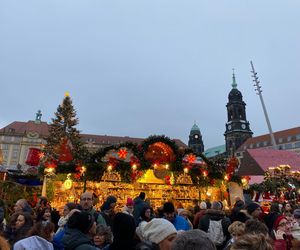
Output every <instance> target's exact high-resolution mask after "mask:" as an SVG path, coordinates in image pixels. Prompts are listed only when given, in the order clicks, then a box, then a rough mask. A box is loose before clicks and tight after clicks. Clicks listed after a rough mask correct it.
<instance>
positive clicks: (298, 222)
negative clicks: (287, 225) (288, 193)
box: [292, 209, 300, 249]
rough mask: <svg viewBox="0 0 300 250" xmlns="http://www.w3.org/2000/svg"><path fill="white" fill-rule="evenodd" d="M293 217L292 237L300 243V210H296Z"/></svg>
mask: <svg viewBox="0 0 300 250" xmlns="http://www.w3.org/2000/svg"><path fill="white" fill-rule="evenodd" d="M293 215H294V223H293V225H292V235H293V238H294V239H296V240H298V241H300V209H295V210H294V213H293ZM299 249H300V247H299Z"/></svg>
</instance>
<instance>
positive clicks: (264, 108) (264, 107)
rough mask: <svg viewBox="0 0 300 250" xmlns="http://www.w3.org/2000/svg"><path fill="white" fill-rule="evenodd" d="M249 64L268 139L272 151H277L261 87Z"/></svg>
mask: <svg viewBox="0 0 300 250" xmlns="http://www.w3.org/2000/svg"><path fill="white" fill-rule="evenodd" d="M250 63H251V67H252V71H251V72H252V73H253V75H252V77H253V78H254V80H253V82H254V85H253V86H255V87H256V89H255V90H256V91H257V93H256V94H257V95H258V96H259V98H260V102H261V105H262V108H263V111H264V115H265V118H266V122H267V125H268V129H269V134H270V137H271V143H272V145H273V149H277V145H276V141H275V137H274V134H273V131H272V127H271V123H270V120H269V116H268V112H267V109H266V106H265V102H264V99H263V96H262V93H261V92H262V90H261V86H260V85H259V80H258V77H257V73H256V72H255V69H254V66H253V63H252V61H250Z"/></svg>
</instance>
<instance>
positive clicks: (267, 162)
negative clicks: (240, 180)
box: [237, 149, 300, 176]
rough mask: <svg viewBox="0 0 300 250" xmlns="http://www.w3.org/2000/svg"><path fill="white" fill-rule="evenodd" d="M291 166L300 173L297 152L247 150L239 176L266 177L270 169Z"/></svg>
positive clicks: (299, 159) (299, 160)
mask: <svg viewBox="0 0 300 250" xmlns="http://www.w3.org/2000/svg"><path fill="white" fill-rule="evenodd" d="M279 165H289V166H290V167H291V168H292V170H294V171H300V156H299V155H297V154H296V153H295V152H292V151H286V150H274V149H247V150H246V151H245V152H244V155H243V158H242V160H241V163H240V167H239V170H238V172H237V174H238V175H240V176H244V175H264V173H265V171H267V170H268V169H269V167H277V166H279Z"/></svg>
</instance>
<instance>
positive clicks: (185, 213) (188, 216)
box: [178, 209, 193, 230]
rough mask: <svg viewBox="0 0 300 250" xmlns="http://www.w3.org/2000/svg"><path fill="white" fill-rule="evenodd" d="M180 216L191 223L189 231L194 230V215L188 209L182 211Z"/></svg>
mask: <svg viewBox="0 0 300 250" xmlns="http://www.w3.org/2000/svg"><path fill="white" fill-rule="evenodd" d="M178 215H179V216H182V217H183V218H184V219H185V220H186V221H187V222H188V223H189V230H191V229H193V224H192V222H191V220H192V218H193V216H192V213H191V212H190V211H188V210H186V209H182V210H181V211H180V212H179V213H178Z"/></svg>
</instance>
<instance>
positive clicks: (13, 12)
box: [0, 0, 300, 149]
mask: <svg viewBox="0 0 300 250" xmlns="http://www.w3.org/2000/svg"><path fill="white" fill-rule="evenodd" d="M299 9H300V1H298V0H294V1H291V0H286V1H276V0H275V1H274V0H272V1H271V0H264V1H261V0H243V1H240V0H226V1H216V0H185V1H182V0H181V1H178V0H151V1H149V0H147V1H146V0H105V1H104V0H84V1H82V0H63V1H62V0H43V1H40V0H36V1H34V0H26V1H22V0H18V1H16V0H0V86H1V98H0V105H1V107H2V108H1V109H0V127H3V126H6V125H8V124H9V123H11V122H13V121H28V120H34V119H35V113H36V112H37V110H38V109H41V111H42V114H43V116H42V120H43V121H47V122H51V118H53V117H54V112H55V111H56V110H57V107H58V105H59V104H60V103H61V102H62V100H63V98H64V93H65V92H69V93H70V96H71V98H72V100H73V104H74V107H75V109H76V111H77V117H78V118H79V125H78V129H80V130H81V131H82V133H85V134H99V135H115V136H130V137H140V138H146V137H148V136H150V135H154V134H156V135H162V134H164V135H166V136H168V137H170V138H177V139H181V140H182V141H183V142H185V143H187V142H188V136H189V132H190V129H191V127H192V126H193V124H194V121H196V123H197V125H198V126H199V128H200V130H201V133H202V136H203V142H204V146H205V149H207V148H210V147H213V146H218V145H221V144H224V135H223V134H224V132H225V123H226V121H227V120H226V119H227V111H226V103H227V101H228V93H229V92H230V90H231V83H232V68H234V69H235V75H236V81H237V84H238V86H237V88H238V89H239V90H240V91H241V92H242V94H243V99H244V101H245V102H246V104H247V106H246V114H247V120H248V121H249V122H250V128H251V130H252V131H253V133H254V136H257V135H261V134H265V133H268V129H267V125H266V121H265V118H264V115H263V110H262V107H261V103H260V100H259V97H258V96H257V95H256V93H255V90H254V86H253V82H252V78H251V72H250V71H251V67H250V60H252V61H253V63H254V66H255V69H256V71H257V72H258V77H259V80H260V82H261V85H262V90H263V97H264V100H265V104H266V106H267V110H268V113H269V118H270V121H271V124H272V128H273V131H278V130H283V129H288V128H292V127H297V126H299V124H300V116H299V105H298V103H297V100H299V93H300V29H299V27H300V18H299Z"/></svg>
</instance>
